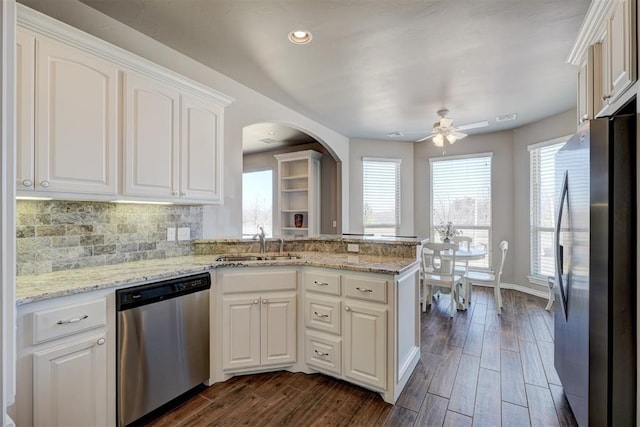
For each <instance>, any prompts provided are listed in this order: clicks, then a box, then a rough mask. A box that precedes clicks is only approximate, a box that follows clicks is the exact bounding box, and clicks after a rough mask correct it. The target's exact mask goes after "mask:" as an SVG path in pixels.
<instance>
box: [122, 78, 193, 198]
mask: <svg viewBox="0 0 640 427" xmlns="http://www.w3.org/2000/svg"><path fill="white" fill-rule="evenodd" d="M124 80H125V85H124V86H125V89H124V93H125V108H124V119H123V120H124V127H125V129H124V163H125V167H124V168H125V169H124V194H126V195H131V196H155V197H162V198H165V199H166V198H175V197H178V196H179V194H178V178H179V172H178V168H179V151H178V149H179V145H178V142H179V139H178V138H179V118H180V117H179V110H178V108H179V99H180V98H179V96H180V95H179V93H178V91H177V90H176V89H174V88H172V87H169V86H167V85H165V84H163V83H161V82H159V81H156V80H153V79H151V78H149V77H145V76H142V75H138V74H135V73H132V72H131V73H126V74H125V76H124Z"/></svg>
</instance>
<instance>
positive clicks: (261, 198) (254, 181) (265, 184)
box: [242, 170, 273, 236]
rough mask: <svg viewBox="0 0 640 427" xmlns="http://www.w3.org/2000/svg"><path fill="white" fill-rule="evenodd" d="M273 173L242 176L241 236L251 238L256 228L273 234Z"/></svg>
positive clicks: (264, 172)
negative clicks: (262, 228) (261, 228)
mask: <svg viewBox="0 0 640 427" xmlns="http://www.w3.org/2000/svg"><path fill="white" fill-rule="evenodd" d="M272 218H273V171H272V170H264V171H258V172H245V173H243V174H242V234H243V235H249V236H253V235H255V234H256V233H257V232H258V227H260V226H262V227H264V232H265V233H266V234H267V235H271V234H273V219H272Z"/></svg>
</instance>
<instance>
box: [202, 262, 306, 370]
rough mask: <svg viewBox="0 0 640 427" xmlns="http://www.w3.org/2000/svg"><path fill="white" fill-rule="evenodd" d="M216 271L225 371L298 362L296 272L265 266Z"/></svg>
mask: <svg viewBox="0 0 640 427" xmlns="http://www.w3.org/2000/svg"><path fill="white" fill-rule="evenodd" d="M217 274H218V276H217V283H218V284H219V286H217V287H216V290H217V292H216V295H217V297H218V298H219V300H220V306H219V307H220V312H221V316H220V317H219V325H220V327H219V328H217V329H218V330H219V331H220V336H221V339H220V340H219V341H218V342H219V343H220V347H221V348H220V350H221V359H222V371H224V372H225V373H236V372H242V371H252V370H256V369H262V368H267V367H274V366H289V365H293V364H294V363H296V360H297V342H298V341H297V331H298V328H297V324H298V322H297V316H298V314H297V313H298V309H297V300H298V298H297V275H298V272H297V271H296V270H291V269H278V268H272V267H271V268H270V267H266V268H252V269H249V270H247V269H244V270H243V269H240V270H238V269H235V268H230V269H221V271H220V270H219V271H218V272H217ZM214 340H215V337H214ZM214 354H215V350H214Z"/></svg>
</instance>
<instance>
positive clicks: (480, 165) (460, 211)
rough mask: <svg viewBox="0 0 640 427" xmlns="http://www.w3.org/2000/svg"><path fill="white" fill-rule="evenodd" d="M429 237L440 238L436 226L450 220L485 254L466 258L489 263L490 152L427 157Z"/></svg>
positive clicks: (485, 264)
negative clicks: (429, 187) (428, 169)
mask: <svg viewBox="0 0 640 427" xmlns="http://www.w3.org/2000/svg"><path fill="white" fill-rule="evenodd" d="M430 163H431V239H432V240H433V241H440V240H441V237H440V236H438V234H437V232H436V231H435V228H434V227H436V226H438V225H440V224H446V223H447V222H449V221H451V222H452V223H453V225H454V226H455V227H456V229H457V230H459V231H461V232H462V235H463V236H469V237H471V238H472V239H473V241H472V245H473V246H484V247H485V248H486V250H487V254H488V256H487V257H485V258H483V259H481V260H477V261H471V262H469V265H472V266H475V267H489V265H490V263H491V154H481V155H475V156H456V157H443V158H437V159H431V160H430Z"/></svg>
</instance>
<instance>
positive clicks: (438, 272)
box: [421, 242, 462, 317]
mask: <svg viewBox="0 0 640 427" xmlns="http://www.w3.org/2000/svg"><path fill="white" fill-rule="evenodd" d="M457 248H458V245H456V244H455V243H435V242H426V243H424V244H423V245H422V272H421V273H422V274H421V276H422V298H423V301H422V303H423V306H422V309H423V311H425V310H426V305H427V304H430V303H431V299H432V297H433V288H434V287H438V288H446V289H448V291H449V293H450V295H451V303H450V305H451V306H450V311H451V317H453V314H454V313H455V309H456V299H457V294H458V293H457V291H456V286H457V284H458V283H460V282H461V280H462V275H460V274H456V273H455V270H454V266H455V262H456V252H455V250H456V249H457ZM444 251H450V252H451V253H452V255H451V256H447V260H444V259H443V258H442V252H444Z"/></svg>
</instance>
